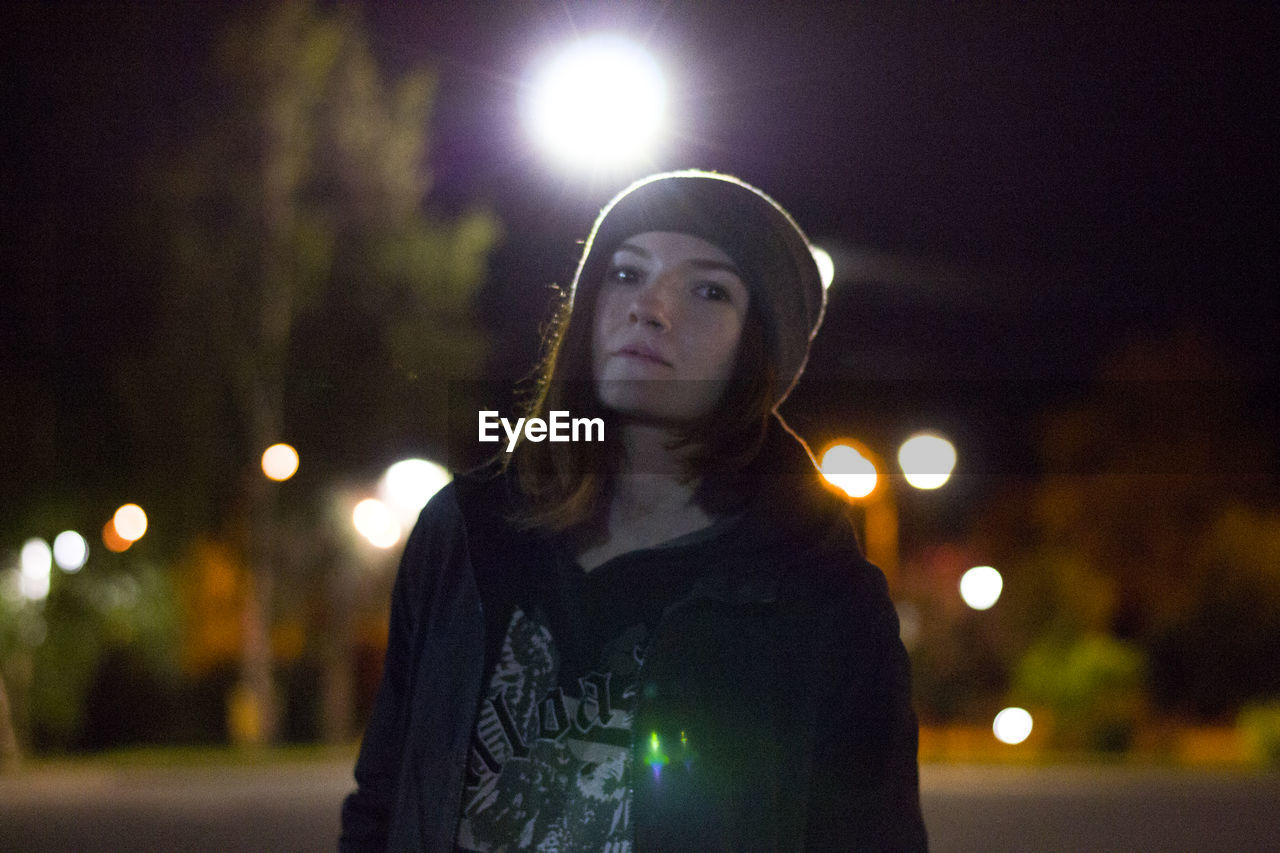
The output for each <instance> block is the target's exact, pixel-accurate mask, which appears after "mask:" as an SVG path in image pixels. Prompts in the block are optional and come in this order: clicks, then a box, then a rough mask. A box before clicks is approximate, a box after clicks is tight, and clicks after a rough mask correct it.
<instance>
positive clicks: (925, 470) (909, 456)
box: [898, 432, 956, 489]
mask: <svg viewBox="0 0 1280 853" xmlns="http://www.w3.org/2000/svg"><path fill="white" fill-rule="evenodd" d="M898 464H899V465H900V466H902V474H903V476H905V477H906V478H907V482H908V483H910V484H911V485H913V486H915V487H916V488H917V489H936V488H938V487H939V486H941V485H943V484H944V483H946V482H947V480H949V479H951V472H952V470H954V469H955V467H956V448H955V446H954V445H953V444H952V443H951V442H949V441H947V440H946V439H945V438H943V437H942V436H940V435H936V434H934V433H930V432H920V433H916V434H915V435H913V436H911V438H908V439H907V440H906V441H904V442H903V443H902V447H901V448H899V450H898Z"/></svg>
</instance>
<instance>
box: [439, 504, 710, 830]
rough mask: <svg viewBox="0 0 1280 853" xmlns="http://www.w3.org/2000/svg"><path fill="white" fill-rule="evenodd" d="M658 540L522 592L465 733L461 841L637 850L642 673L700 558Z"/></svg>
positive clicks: (566, 566)
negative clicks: (636, 745) (634, 792)
mask: <svg viewBox="0 0 1280 853" xmlns="http://www.w3.org/2000/svg"><path fill="white" fill-rule="evenodd" d="M717 527H718V525H717ZM710 532H711V529H708V530H706V531H701V534H702V535H699V534H693V536H694V537H696V539H697V540H701V539H704V538H707V534H709V533H710ZM687 541H688V538H686V539H682V540H681V542H682V543H685V542H687ZM672 544H673V545H674V544H675V543H672ZM664 550H668V549H664V548H657V549H652V550H648V551H640V552H636V553H634V554H628V555H623V556H621V557H618V558H615V559H613V560H611V561H609V562H607V563H605V564H603V565H602V566H599V567H598V568H596V569H595V570H594V571H592V572H589V573H586V572H583V571H582V569H581V568H580V567H579V566H578V565H577V564H576V563H574V562H573V561H572V560H570V559H568V558H567V557H563V558H561V559H560V560H558V561H557V563H556V566H555V569H554V571H553V572H552V574H553V576H552V577H545V578H540V579H534V581H535V582H534V583H531V584H529V587H528V588H529V592H526V593H525V594H523V595H521V596H519V597H518V598H519V599H520V600H518V601H516V602H515V603H514V607H513V609H512V612H511V617H510V621H509V623H508V625H507V628H506V636H505V638H504V639H503V641H502V646H501V651H500V652H499V653H498V655H497V660H496V662H495V663H494V665H493V667H492V669H491V675H490V678H489V682H488V686H487V689H486V691H485V692H484V693H483V697H484V698H483V700H482V702H481V706H480V711H479V715H478V718H477V722H476V729H475V734H474V736H473V738H472V745H471V751H470V757H469V761H468V765H467V783H466V788H465V790H464V792H463V798H462V800H463V807H462V815H461V819H460V821H459V824H458V833H457V838H456V843H457V847H458V849H459V850H463V851H498V850H547V851H552V850H605V851H610V853H625V851H630V850H631V849H632V842H631V837H632V831H631V826H632V824H631V816H630V808H631V784H630V774H631V766H630V765H631V742H632V729H631V723H632V712H633V711H634V709H635V704H636V701H635V700H636V685H637V676H638V674H639V672H640V668H641V666H642V664H643V662H644V654H645V649H646V647H647V644H648V640H649V638H650V636H652V633H653V631H654V629H655V628H656V626H657V623H658V620H659V619H660V618H661V615H662V611H663V610H664V609H665V608H666V607H667V606H668V605H669V604H671V603H673V602H674V601H677V600H679V599H680V598H683V597H684V595H685V594H686V593H687V591H688V589H689V587H690V586H691V584H692V581H693V575H694V573H695V572H696V566H697V563H698V561H697V560H696V559H694V560H691V559H688V557H689V556H690V555H689V554H688V553H687V550H686V552H685V553H684V554H682V556H683V557H684V559H676V560H665V559H663V551H664Z"/></svg>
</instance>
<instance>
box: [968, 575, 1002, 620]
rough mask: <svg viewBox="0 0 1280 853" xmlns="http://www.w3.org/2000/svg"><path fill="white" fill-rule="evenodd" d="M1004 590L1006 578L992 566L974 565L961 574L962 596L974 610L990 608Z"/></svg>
mask: <svg viewBox="0 0 1280 853" xmlns="http://www.w3.org/2000/svg"><path fill="white" fill-rule="evenodd" d="M1003 590H1004V578H1002V577H1001V576H1000V573H999V572H998V571H996V570H995V569H994V568H992V567H991V566H974V567H973V568H972V569H969V571H967V572H965V573H964V574H963V575H961V576H960V597H961V598H962V599H964V603H965V604H967V605H969V606H970V607H972V608H973V609H974V610H989V609H990V608H991V607H992V606H993V605H994V604H995V603H996V602H997V601H999V600H1000V593H1001V592H1002V591H1003Z"/></svg>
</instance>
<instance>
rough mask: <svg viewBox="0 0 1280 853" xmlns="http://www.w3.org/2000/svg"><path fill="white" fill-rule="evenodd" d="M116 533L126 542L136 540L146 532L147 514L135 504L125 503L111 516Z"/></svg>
mask: <svg viewBox="0 0 1280 853" xmlns="http://www.w3.org/2000/svg"><path fill="white" fill-rule="evenodd" d="M111 523H112V524H113V525H115V528H116V533H117V534H118V535H119V536H120V538H121V539H124V540H125V541H126V542H137V541H138V540H139V539H141V538H142V537H143V536H144V535H145V534H146V532H147V514H146V513H145V512H143V511H142V507H140V506H138V505H137V504H125V505H124V506H122V507H120V508H119V509H118V510H116V514H115V515H113V516H112V517H111Z"/></svg>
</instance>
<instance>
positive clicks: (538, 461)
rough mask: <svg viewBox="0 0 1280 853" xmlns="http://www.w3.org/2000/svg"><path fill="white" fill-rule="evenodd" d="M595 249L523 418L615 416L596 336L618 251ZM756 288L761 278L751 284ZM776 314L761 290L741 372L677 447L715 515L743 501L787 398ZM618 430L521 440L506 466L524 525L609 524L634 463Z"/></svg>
mask: <svg viewBox="0 0 1280 853" xmlns="http://www.w3.org/2000/svg"><path fill="white" fill-rule="evenodd" d="M599 248H604V249H606V251H595V250H592V251H590V253H589V254H588V256H587V257H586V258H584V260H583V263H582V266H581V268H580V269H579V270H578V274H577V276H576V279H575V282H576V286H575V288H574V293H573V294H572V298H570V296H569V295H564V296H562V297H561V302H560V304H559V306H558V310H557V311H556V314H555V316H554V318H553V320H552V322H551V324H550V327H549V328H548V331H547V334H546V335H545V336H544V339H543V355H542V360H541V362H540V364H539V366H538V369H537V370H536V372H535V385H534V387H533V391H532V394H531V396H530V399H529V400H528V401H527V403H526V405H525V411H524V412H523V413H522V414H524V416H525V417H538V418H543V419H546V418H547V417H548V414H549V413H550V412H553V411H567V412H570V413H571V415H572V416H573V417H575V418H577V417H588V418H596V417H599V418H602V419H604V421H605V423H606V426H607V424H608V420H609V413H608V412H606V411H605V410H604V408H603V407H602V406H601V404H600V402H599V399H598V397H597V396H596V388H595V382H594V376H593V371H592V359H591V342H592V341H591V336H592V326H593V322H592V321H593V319H594V316H595V307H596V301H597V296H598V293H599V289H600V284H601V283H602V281H603V280H604V275H605V272H606V270H607V268H608V263H609V261H610V258H611V256H612V253H613V250H614V248H616V247H614V246H606V247H599ZM746 284H747V286H748V289H749V290H750V289H751V288H752V283H751V282H746ZM766 311H767V308H766V307H765V306H763V305H762V304H761V300H760V299H759V298H758V297H757V294H756V293H755V292H754V291H753V292H752V295H751V300H750V302H749V303H748V306H747V314H746V317H745V319H744V322H743V328H742V335H741V338H740V339H739V342H738V353H737V357H736V360H735V364H734V370H733V373H732V375H731V376H730V379H729V382H728V383H727V385H726V387H725V390H724V394H723V396H722V397H721V399H720V401H719V403H718V404H717V405H716V406H715V407H714V408H713V409H712V411H711V412H710V413H709V414H707V415H706V416H705V417H703V418H700V419H698V420H697V421H694V422H692V423H690V424H688V425H687V426H686V427H685V428H683V429H682V430H681V431H680V434H679V435H678V437H677V438H676V440H675V441H674V442H673V446H672V449H676V448H679V447H687V448H688V449H689V453H688V455H687V456H686V465H687V476H688V478H689V479H690V480H691V481H696V482H697V483H698V489H697V492H696V497H697V499H698V501H699V502H700V503H701V504H702V505H703V506H704V507H705V508H706V509H707V510H708V511H709V512H713V513H715V512H718V511H723V510H724V509H726V508H727V507H729V506H731V505H732V503H733V501H734V500H735V498H737V497H740V495H737V494H735V492H736V490H735V489H734V488H733V486H732V485H731V484H733V483H734V482H735V481H736V480H737V478H738V477H739V476H740V475H742V474H743V473H744V472H745V471H746V469H747V466H748V465H750V463H751V462H752V461H753V460H754V459H755V458H756V456H757V455H758V453H759V451H760V448H761V446H762V445H763V443H764V439H765V433H766V431H767V429H768V424H769V418H770V415H771V413H772V411H773V408H774V405H775V402H776V400H777V398H778V393H777V392H778V384H779V378H778V367H777V365H776V364H774V363H773V359H772V358H771V356H770V352H772V347H771V346H770V341H769V339H768V335H769V331H768V325H769V323H768V319H767V318H766V317H765V316H764V313H765V312H766ZM624 461H625V460H624V458H623V449H622V445H621V443H620V440H619V438H618V435H617V431H616V430H609V429H607V428H606V429H605V435H604V440H603V441H601V442H556V443H553V442H549V441H543V442H530V441H524V440H521V441H520V442H519V443H518V444H517V445H516V448H515V450H514V451H512V453H511V455H510V456H509V457H508V459H507V460H506V462H507V464H508V465H509V466H513V467H514V469H515V474H516V484H517V487H518V490H519V492H520V493H521V495H522V497H523V500H522V502H521V504H520V507H519V509H518V510H517V511H516V515H515V518H514V519H513V521H515V522H516V523H517V524H519V525H520V526H522V527H528V528H539V529H542V530H546V531H550V532H554V533H560V532H564V531H567V530H571V529H574V528H578V527H581V526H584V525H589V524H591V523H592V522H595V521H598V520H600V513H601V512H603V510H604V508H605V507H607V506H608V498H609V496H610V494H611V491H612V488H613V483H614V478H615V477H616V476H617V474H618V472H619V471H620V470H621V468H622V465H623V464H624Z"/></svg>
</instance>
